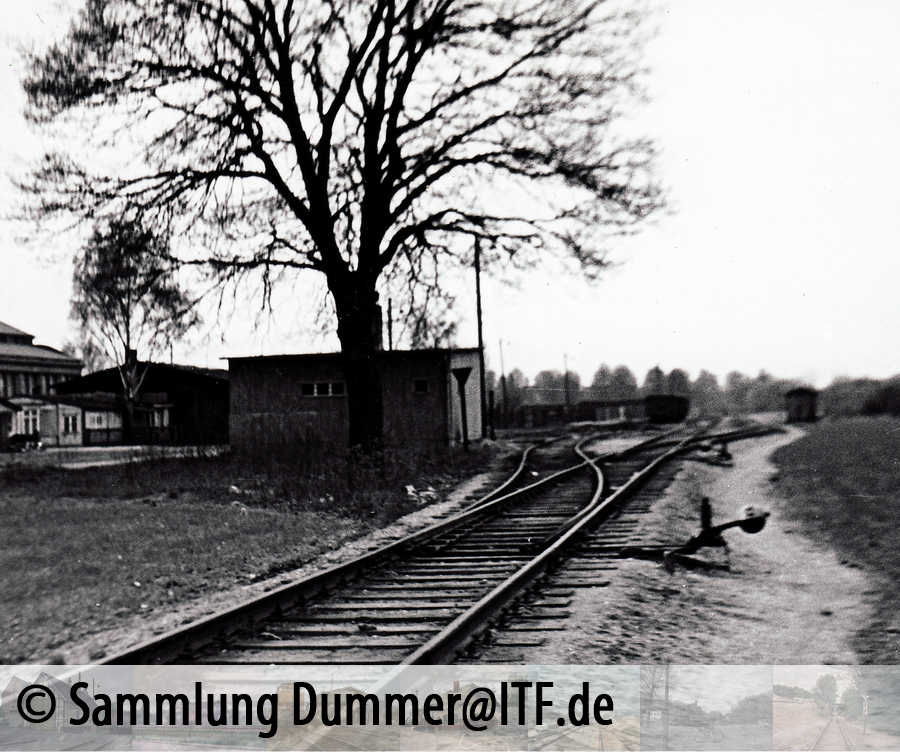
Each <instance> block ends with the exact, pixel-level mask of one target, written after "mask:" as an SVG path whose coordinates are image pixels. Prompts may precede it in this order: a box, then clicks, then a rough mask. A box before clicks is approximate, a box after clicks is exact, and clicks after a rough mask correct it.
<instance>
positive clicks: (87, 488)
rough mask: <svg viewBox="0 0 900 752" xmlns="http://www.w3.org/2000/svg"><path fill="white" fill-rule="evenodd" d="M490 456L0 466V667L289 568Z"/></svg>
mask: <svg viewBox="0 0 900 752" xmlns="http://www.w3.org/2000/svg"><path fill="white" fill-rule="evenodd" d="M492 458H493V455H492V453H491V452H490V451H488V450H483V451H473V452H471V453H469V454H464V453H461V452H460V453H450V454H441V455H430V456H424V455H418V456H413V455H407V456H402V457H401V456H394V457H390V458H388V459H387V460H386V461H385V462H383V463H382V462H379V463H376V464H370V465H368V466H365V465H359V464H358V463H353V462H352V461H350V460H348V459H347V458H340V459H331V460H330V461H328V462H323V463H322V464H320V465H319V466H318V467H313V466H311V464H310V463H309V462H302V463H301V462H298V461H295V462H290V461H276V460H270V461H267V462H266V463H255V462H254V463H251V462H244V461H241V460H239V459H235V458H231V457H221V458H210V459H202V458H201V459H185V460H163V461H159V462H152V463H143V464H139V465H128V466H113V467H104V468H92V469H88V470H72V471H64V470H50V469H46V468H25V467H15V466H13V467H9V468H6V469H5V470H0V519H2V520H3V524H2V526H0V663H19V662H23V661H26V660H45V659H47V657H48V655H50V654H52V652H53V650H54V649H55V648H57V647H59V646H61V645H64V644H66V643H69V642H72V641H75V640H80V639H83V638H84V637H86V636H88V635H90V634H94V633H97V632H100V631H103V630H105V629H109V628H111V627H113V626H115V625H116V624H118V623H121V622H122V621H124V620H127V619H128V618H131V617H133V616H134V615H135V614H140V613H146V614H150V613H152V612H154V611H158V610H164V609H166V608H167V607H168V606H171V605H173V604H176V603H183V602H185V601H189V600H192V599H195V598H199V597H200V596H201V595H203V594H204V593H208V592H211V591H214V590H220V589H224V588H228V587H231V586H234V585H235V584H240V583H243V582H249V581H251V580H253V579H259V578H262V577H264V576H267V575H270V574H272V573H275V572H279V571H284V570H285V569H289V568H292V567H295V566H297V565H299V564H300V563H303V562H305V561H308V560H309V559H311V558H313V557H315V556H316V555H319V554H321V553H323V552H326V551H329V550H334V549H336V548H338V547H339V546H340V545H341V544H342V543H343V542H345V541H347V540H350V539H353V538H356V537H359V536H361V535H363V534H365V533H367V532H369V531H371V530H373V529H375V528H378V527H381V526H384V525H385V524H387V523H389V522H391V521H393V520H394V519H396V518H398V517H400V516H402V515H403V514H406V513H407V512H410V511H412V510H414V509H417V508H420V507H421V506H422V505H423V504H425V503H427V502H429V501H431V500H436V499H437V498H439V497H440V496H442V495H443V494H444V492H446V491H447V490H449V489H450V488H451V487H453V486H454V485H455V484H456V483H458V482H459V481H460V480H461V479H463V478H466V477H469V476H471V475H473V474H475V473H476V472H479V471H481V470H484V469H485V467H486V465H487V464H488V463H489V462H490V461H491V460H492ZM504 470H505V468H504ZM407 486H413V487H414V488H415V489H416V492H415V493H413V494H410V493H409V492H408V491H407V488H406V487H407ZM429 487H431V488H432V489H434V494H433V495H432V494H431V493H428V492H425V493H420V492H422V491H423V490H424V489H428V488H429Z"/></svg>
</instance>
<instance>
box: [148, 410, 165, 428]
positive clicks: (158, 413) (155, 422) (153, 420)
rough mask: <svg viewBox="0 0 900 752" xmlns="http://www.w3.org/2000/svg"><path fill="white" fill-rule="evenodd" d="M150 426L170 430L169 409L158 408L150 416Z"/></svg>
mask: <svg viewBox="0 0 900 752" xmlns="http://www.w3.org/2000/svg"><path fill="white" fill-rule="evenodd" d="M150 425H151V426H152V427H153V428H168V426H169V408H167V407H157V408H156V409H155V410H154V411H153V412H152V413H151V415H150Z"/></svg>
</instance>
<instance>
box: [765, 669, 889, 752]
mask: <svg viewBox="0 0 900 752" xmlns="http://www.w3.org/2000/svg"><path fill="white" fill-rule="evenodd" d="M898 707H900V666H776V667H774V669H773V694H772V721H773V742H774V744H773V749H777V750H794V749H807V750H829V749H838V750H840V749H848V750H849V749H852V750H865V749H879V750H897V749H900V715H898V712H897V710H898Z"/></svg>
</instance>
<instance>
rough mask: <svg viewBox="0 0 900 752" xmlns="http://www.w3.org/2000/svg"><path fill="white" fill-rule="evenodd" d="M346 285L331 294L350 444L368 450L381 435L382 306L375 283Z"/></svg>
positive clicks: (379, 443) (378, 445) (373, 448)
mask: <svg viewBox="0 0 900 752" xmlns="http://www.w3.org/2000/svg"><path fill="white" fill-rule="evenodd" d="M348 287H350V289H347V290H342V291H340V292H335V290H334V288H332V294H333V296H334V301H335V308H336V309H337V317H338V338H339V339H340V341H341V354H342V355H343V360H344V376H345V378H346V384H347V417H348V421H349V438H350V446H351V447H358V448H359V449H361V450H362V451H363V452H365V453H367V454H371V453H373V452H375V451H377V450H378V449H380V448H381V446H382V443H383V438H384V407H383V401H382V392H381V364H380V362H379V358H380V354H381V340H382V338H381V308H380V306H379V305H378V293H377V292H375V290H374V284H373V285H372V288H373V289H370V290H360V289H359V286H356V285H353V286H352V287H351V286H348ZM354 288H355V289H354Z"/></svg>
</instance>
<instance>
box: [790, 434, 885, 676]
mask: <svg viewBox="0 0 900 752" xmlns="http://www.w3.org/2000/svg"><path fill="white" fill-rule="evenodd" d="M772 460H773V462H774V463H775V464H776V465H777V466H778V468H779V472H778V474H777V475H776V476H775V477H773V479H772V480H773V481H774V482H775V483H776V485H777V488H778V491H779V492H780V493H781V494H782V495H784V496H785V497H786V498H788V499H789V500H790V503H789V504H787V505H786V506H785V510H784V513H785V515H786V516H788V517H790V518H793V519H794V520H796V521H798V522H801V523H802V524H803V525H804V527H806V528H807V529H810V530H811V531H812V532H813V537H817V538H819V539H824V540H825V541H827V542H828V543H829V544H830V545H831V546H832V547H833V548H834V549H835V551H837V552H838V555H839V556H840V557H841V559H842V562H841V563H843V564H846V565H847V566H851V567H861V568H862V569H863V570H865V571H866V573H867V574H868V575H870V576H871V579H872V582H873V584H874V587H873V588H872V589H871V590H870V591H869V592H868V593H867V595H868V596H869V597H870V598H871V599H873V601H874V604H875V608H876V619H875V622H874V623H873V624H870V625H868V626H864V627H862V628H861V629H860V631H859V633H858V635H857V645H856V649H857V650H858V652H859V654H860V656H861V658H862V659H863V660H864V661H865V662H867V663H895V662H897V660H898V659H900V647H898V646H900V621H898V615H900V593H898V592H897V582H898V579H900V555H898V553H897V530H898V529H900V420H898V419H896V418H847V419H843V420H835V421H829V422H823V423H820V424H818V425H816V426H814V427H812V428H811V429H810V431H809V433H807V435H806V436H804V437H803V438H801V439H800V440H798V441H795V442H794V443H792V444H789V445H787V446H784V447H781V448H780V449H778V450H777V451H776V452H775V454H774V455H773V456H772Z"/></svg>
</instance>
